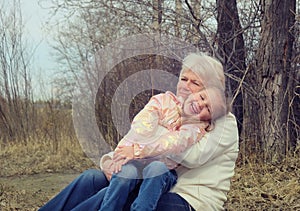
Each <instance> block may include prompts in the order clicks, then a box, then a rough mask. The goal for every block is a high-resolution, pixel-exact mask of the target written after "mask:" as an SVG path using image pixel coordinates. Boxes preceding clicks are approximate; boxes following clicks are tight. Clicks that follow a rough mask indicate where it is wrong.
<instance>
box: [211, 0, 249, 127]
mask: <svg viewBox="0 0 300 211" xmlns="http://www.w3.org/2000/svg"><path fill="white" fill-rule="evenodd" d="M216 3H217V11H218V15H217V21H218V28H217V37H218V40H217V41H218V53H219V54H220V56H221V57H222V59H223V64H224V70H225V73H226V75H227V76H228V77H227V79H226V80H227V81H226V86H227V90H228V94H229V95H232V96H233V113H234V114H235V116H236V117H237V120H238V128H239V132H241V130H242V125H243V96H242V92H241V89H240V87H242V86H240V83H242V82H241V81H242V78H243V75H244V73H245V69H246V68H245V67H246V65H245V45H244V38H243V34H242V27H241V24H240V20H239V16H238V11H237V5H236V0H217V1H216Z"/></svg>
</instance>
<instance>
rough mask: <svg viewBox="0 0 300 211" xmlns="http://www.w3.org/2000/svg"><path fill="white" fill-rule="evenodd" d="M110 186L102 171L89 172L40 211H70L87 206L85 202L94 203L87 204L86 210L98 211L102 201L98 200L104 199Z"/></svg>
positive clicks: (84, 173)
mask: <svg viewBox="0 0 300 211" xmlns="http://www.w3.org/2000/svg"><path fill="white" fill-rule="evenodd" d="M108 185H109V182H108V181H107V179H106V177H105V175H104V174H103V172H102V171H99V170H96V169H91V170H87V171H85V172H83V173H82V174H81V175H80V176H79V177H77V178H76V179H75V180H74V181H73V182H71V183H70V184H69V185H68V186H67V187H66V188H65V189H63V190H62V191H61V192H60V193H59V194H58V195H56V196H55V197H54V198H52V199H51V200H50V201H49V202H48V203H46V204H45V205H44V206H43V207H41V208H40V209H39V210H40V211H54V210H55V211H64V210H66V211H67V210H68V211H70V210H72V209H73V208H75V207H76V206H80V205H82V204H86V203H84V202H85V201H90V202H93V203H90V204H87V205H88V206H89V208H88V209H86V210H98V208H99V207H100V204H101V201H99V200H98V199H102V198H103V196H104V194H105V187H107V186H108ZM78 210H80V209H78ZM82 210H84V209H82Z"/></svg>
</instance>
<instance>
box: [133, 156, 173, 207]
mask: <svg viewBox="0 0 300 211" xmlns="http://www.w3.org/2000/svg"><path fill="white" fill-rule="evenodd" d="M176 182H177V175H176V172H175V171H174V170H171V171H169V170H168V168H167V166H166V165H165V164H164V163H163V162H160V161H153V162H151V163H150V164H149V165H147V166H146V167H145V168H144V170H143V182H142V184H141V187H140V190H139V194H138V196H137V198H136V199H135V201H134V202H133V204H132V205H131V208H130V210H132V211H133V210H136V211H141V210H143V211H146V210H155V209H156V207H157V203H158V201H159V199H160V197H161V195H162V194H164V193H166V192H168V191H169V190H170V189H171V188H172V187H173V186H174V185H175V184H176Z"/></svg>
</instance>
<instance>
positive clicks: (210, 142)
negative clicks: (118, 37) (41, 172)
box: [40, 54, 238, 211]
mask: <svg viewBox="0 0 300 211" xmlns="http://www.w3.org/2000/svg"><path fill="white" fill-rule="evenodd" d="M208 86H215V87H218V88H221V89H223V90H225V76H224V71H223V67H222V65H221V64H220V62H218V61H217V60H215V59H214V58H212V57H210V56H206V55H199V54H190V55H188V56H187V57H186V58H185V59H184V60H183V65H182V70H181V73H180V76H179V82H178V84H177V97H182V98H183V99H186V98H187V97H188V95H189V94H191V93H196V92H198V91H200V90H202V89H203V88H205V87H208ZM154 149H155V147H154ZM139 150H141V151H139V152H134V154H142V150H143V149H139ZM117 153H118V154H117V156H119V157H122V156H123V158H124V159H126V160H128V157H126V154H125V153H124V152H123V151H122V150H120V151H119V152H117ZM237 155H238V130H237V124H236V120H235V117H234V115H233V114H231V113H228V114H227V115H225V116H224V117H221V118H219V119H218V120H216V121H215V125H214V129H213V130H212V131H211V132H209V133H207V134H206V135H205V136H204V137H202V140H201V141H200V142H197V143H196V144H195V145H193V146H192V147H191V148H190V149H188V150H186V151H185V152H183V153H181V154H179V155H173V156H172V159H174V160H176V161H180V163H181V165H180V166H179V167H178V168H176V173H177V174H178V181H177V184H176V185H175V186H174V187H173V188H172V189H171V190H170V191H169V192H168V193H165V194H163V195H162V197H161V198H160V200H159V202H158V206H157V208H156V210H160V211H161V210H168V211H169V210H172V211H176V210H180V211H183V210H223V204H224V202H225V201H226V200H227V192H228V191H229V189H230V179H231V177H232V176H233V174H234V167H235V161H236V158H237ZM133 158H134V157H133ZM130 159H132V158H130ZM128 172H130V170H128V171H127V173H128ZM122 173H123V174H126V171H125V172H123V169H122V172H120V174H122ZM150 174H151V172H150ZM147 176H149V177H151V175H144V178H146V177H147ZM107 177H110V172H108V171H107V170H106V169H103V170H102V171H101V170H96V169H94V170H87V171H85V172H83V173H82V174H81V175H80V176H79V177H78V178H77V179H75V180H74V181H73V182H72V183H71V184H69V185H68V186H67V187H66V188H65V189H64V190H63V191H62V192H60V193H59V194H58V195H57V196H56V197H54V198H53V199H52V200H50V201H49V202H48V203H47V204H46V205H45V206H44V207H42V208H41V209H40V210H98V209H99V208H100V206H101V204H102V199H103V196H104V195H105V192H106V187H107V186H108V185H109V181H108V179H107ZM123 177H124V178H126V176H124V175H123ZM120 178H121V177H120ZM150 187H153V188H155V186H153V185H152V186H151V185H150ZM115 200H118V199H115ZM146 200H147V198H146V197H141V196H139V195H138V191H133V192H132V195H131V196H130V197H129V198H128V199H127V205H126V206H125V208H124V209H125V210H127V209H129V208H127V207H130V206H131V203H132V202H133V201H135V202H134V203H136V201H138V203H143V201H146Z"/></svg>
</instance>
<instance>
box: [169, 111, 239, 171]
mask: <svg viewBox="0 0 300 211" xmlns="http://www.w3.org/2000/svg"><path fill="white" fill-rule="evenodd" d="M228 150H232V152H235V153H236V152H238V130H237V124H236V120H235V117H234V115H233V114H231V113H229V114H228V115H226V116H224V117H222V118H220V119H218V120H217V121H216V123H215V128H214V129H213V130H212V131H210V132H208V133H207V134H206V135H204V137H203V138H202V140H201V141H200V142H197V143H196V144H194V145H193V146H192V147H191V148H189V149H188V150H186V151H184V152H183V153H181V154H178V155H172V156H171V159H173V160H175V161H176V162H178V163H181V165H183V166H185V167H187V168H196V167H199V166H201V165H204V164H205V163H206V162H207V161H209V160H212V159H214V158H216V157H219V156H221V155H223V154H225V153H228Z"/></svg>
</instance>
